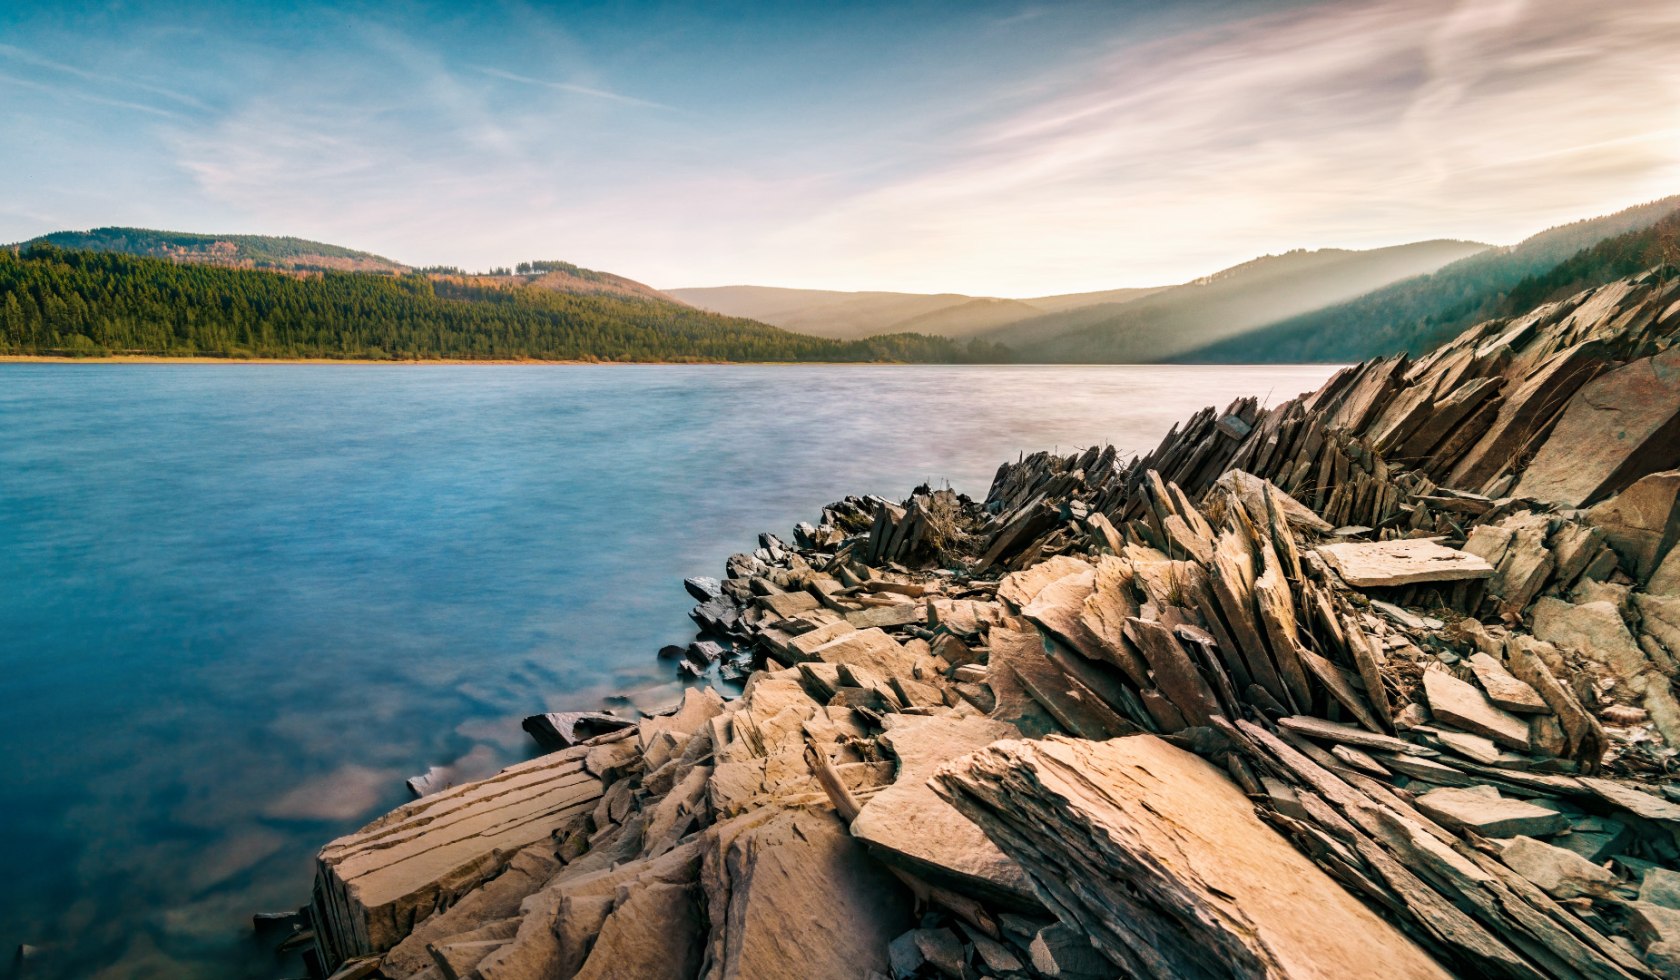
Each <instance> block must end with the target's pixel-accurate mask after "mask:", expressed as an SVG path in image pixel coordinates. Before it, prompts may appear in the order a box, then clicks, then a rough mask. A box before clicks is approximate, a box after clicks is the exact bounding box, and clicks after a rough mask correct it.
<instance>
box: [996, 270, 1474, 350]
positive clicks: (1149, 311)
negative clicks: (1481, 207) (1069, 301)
mask: <svg viewBox="0 0 1680 980" xmlns="http://www.w3.org/2000/svg"><path fill="white" fill-rule="evenodd" d="M1487 248H1488V246H1486V245H1483V244H1480V243H1477V242H1460V241H1445V240H1437V241H1427V242H1414V243H1411V244H1407V245H1396V246H1392V247H1389V248H1379V249H1371V250H1368V251H1352V250H1345V249H1320V250H1317V251H1305V250H1297V251H1293V252H1286V253H1284V254H1283V255H1268V256H1264V257H1261V258H1258V259H1255V260H1253V261H1251V262H1245V263H1243V264H1242V265H1238V266H1233V267H1231V268H1229V269H1225V270H1223V271H1221V272H1217V273H1215V274H1213V275H1211V276H1207V277H1205V278H1202V279H1198V280H1195V281H1193V282H1189V283H1185V284H1184V285H1182V286H1174V287H1172V288H1171V289H1165V290H1162V291H1160V292H1157V293H1154V294H1152V295H1149V296H1146V297H1143V298H1141V299H1135V300H1132V301H1130V302H1125V303H1118V304H1115V303H1110V304H1102V305H1098V306H1087V307H1083V308H1075V309H1071V310H1068V311H1065V312H1062V313H1056V314H1051V315H1048V316H1044V317H1037V318H1034V319H1030V320H1023V321H1021V322H1020V323H1016V324H1011V325H1009V326H1007V327H1004V328H1002V329H999V330H995V331H991V332H989V333H986V334H982V335H981V336H983V337H985V338H986V339H988V340H993V341H996V342H998V343H1002V344H1006V345H1008V346H1010V347H1013V348H1015V349H1017V350H1031V351H1032V354H1033V357H1034V359H1035V360H1046V361H1068V362H1094V363H1144V362H1151V361H1161V360H1166V359H1169V358H1171V357H1174V356H1176V355H1181V354H1184V353H1186V352H1188V351H1192V350H1196V349H1198V348H1201V347H1205V346H1207V345H1208V344H1210V343H1214V342H1217V341H1221V340H1225V339H1227V338H1230V337H1233V336H1237V335H1239V334H1242V333H1244V332H1246V331H1249V330H1252V329H1254V328H1256V327H1260V326H1263V325H1265V324H1267V323H1272V322H1275V321H1277V320H1279V319H1282V318H1284V317H1288V316H1294V315H1297V314H1300V313H1304V312H1307V311H1309V310H1314V309H1318V308H1320V307H1324V306H1328V305H1330V304H1333V303H1338V302H1342V301H1345V300H1348V299H1352V298H1354V297H1356V296H1359V295H1361V294H1364V293H1367V292H1370V291H1371V290H1373V289H1377V288H1380V287H1382V286H1385V285H1388V284H1389V283H1392V282H1395V281H1397V280H1401V279H1406V278H1410V277H1412V276H1416V275H1418V274H1419V273H1423V272H1430V271H1433V270H1435V269H1438V268H1440V267H1442V266H1444V265H1446V264H1448V263H1450V262H1452V261H1454V260H1456V259H1461V258H1463V257H1465V256H1467V255H1472V254H1475V253H1476V252H1480V251H1484V250H1486V249H1487Z"/></svg>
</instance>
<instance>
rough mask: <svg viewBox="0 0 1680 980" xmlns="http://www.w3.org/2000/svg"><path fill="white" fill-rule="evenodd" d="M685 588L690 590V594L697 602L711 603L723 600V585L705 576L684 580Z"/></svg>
mask: <svg viewBox="0 0 1680 980" xmlns="http://www.w3.org/2000/svg"><path fill="white" fill-rule="evenodd" d="M683 588H685V589H687V590H688V594H689V595H691V596H693V597H694V599H695V601H696V602H710V601H712V600H713V599H721V598H723V584H722V583H720V582H719V581H718V580H717V579H715V578H709V577H707V576H705V575H696V576H694V577H693V578H685V579H683Z"/></svg>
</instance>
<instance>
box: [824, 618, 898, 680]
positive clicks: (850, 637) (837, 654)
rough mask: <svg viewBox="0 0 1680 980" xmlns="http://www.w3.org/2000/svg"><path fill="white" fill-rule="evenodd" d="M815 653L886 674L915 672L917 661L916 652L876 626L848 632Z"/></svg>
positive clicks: (847, 664) (832, 659) (842, 662)
mask: <svg viewBox="0 0 1680 980" xmlns="http://www.w3.org/2000/svg"><path fill="white" fill-rule="evenodd" d="M811 656H812V658H813V659H816V660H821V661H823V662H824V663H831V664H843V665H846V666H849V667H862V668H864V669H865V670H868V671H870V672H872V673H874V674H878V675H881V676H883V677H891V676H893V675H894V674H913V672H914V669H915V665H916V658H915V655H914V654H912V653H911V652H910V651H909V650H907V649H905V648H904V645H903V644H901V643H899V642H898V641H897V640H895V639H893V638H892V637H890V636H888V635H887V634H886V633H884V632H882V631H881V630H880V629H876V628H870V629H859V630H853V631H852V632H849V633H844V634H842V635H841V636H839V637H838V638H836V639H833V640H830V641H829V642H827V643H824V644H822V645H821V646H818V647H816V648H814V649H813V650H812V651H811Z"/></svg>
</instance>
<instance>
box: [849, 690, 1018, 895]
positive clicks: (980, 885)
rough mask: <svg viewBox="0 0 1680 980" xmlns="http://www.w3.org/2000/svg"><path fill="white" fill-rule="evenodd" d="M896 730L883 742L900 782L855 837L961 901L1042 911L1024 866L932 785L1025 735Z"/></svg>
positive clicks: (938, 723)
mask: <svg viewBox="0 0 1680 980" xmlns="http://www.w3.org/2000/svg"><path fill="white" fill-rule="evenodd" d="M893 722H894V723H893V725H892V727H891V729H889V730H888V731H887V733H886V734H885V735H883V736H882V741H884V742H885V743H886V744H887V747H888V748H890V749H891V750H892V753H893V754H894V755H895V756H897V757H898V776H897V779H896V780H895V781H894V782H893V784H892V785H891V786H889V787H887V788H886V789H884V790H881V791H880V792H879V793H876V794H875V795H874V796H873V797H871V798H870V800H869V802H868V803H866V804H864V806H863V810H862V811H861V812H859V813H858V815H857V819H856V820H853V821H852V836H854V837H856V838H858V839H859V840H862V841H864V842H865V843H867V844H869V845H870V847H872V848H876V849H878V850H880V851H882V852H884V855H883V856H884V857H886V858H887V859H888V860H889V861H891V862H892V863H895V864H899V865H900V866H901V867H904V868H905V869H906V870H908V871H910V872H912V873H913V874H916V875H919V876H922V877H924V878H926V879H927V880H929V881H931V882H933V883H935V884H938V885H942V886H945V887H948V888H953V889H955V890H957V891H958V892H959V893H960V894H964V895H979V896H983V897H986V898H988V899H991V900H994V901H996V900H1003V901H1005V902H1007V903H1008V904H1010V905H1014V906H1020V907H1025V908H1036V907H1037V906H1038V901H1037V899H1035V898H1034V897H1033V892H1032V885H1031V883H1029V882H1028V881H1027V876H1026V874H1025V873H1024V872H1023V871H1022V870H1021V867H1020V865H1018V864H1016V863H1015V862H1014V861H1012V860H1010V859H1009V858H1008V857H1005V856H1004V854H1003V852H1002V851H1000V850H998V847H997V845H996V844H993V843H992V842H991V841H990V840H987V839H986V835H985V834H984V833H983V832H981V830H980V828H979V827H976V826H975V825H974V824H972V823H970V822H969V820H968V818H967V817H964V816H963V815H962V814H960V813H958V812H957V811H956V809H955V808H954V807H952V806H951V804H949V803H946V802H945V801H944V800H942V799H940V798H939V797H938V796H937V795H935V793H934V791H933V789H932V788H931V787H930V786H928V783H927V781H928V778H929V777H931V776H932V775H933V771H934V770H935V769H937V768H938V767H939V766H940V764H942V763H944V762H946V761H947V760H950V759H954V758H956V757H957V756H960V755H967V754H968V753H970V752H975V751H978V750H980V749H983V748H985V747H986V746H988V745H990V744H991V743H993V742H996V741H998V740H999V739H1005V738H1019V737H1020V734H1021V733H1020V732H1019V731H1018V730H1017V729H1016V728H1015V726H1014V725H1008V724H1004V723H1003V722H1001V721H993V720H991V719H990V718H982V717H967V718H959V717H957V716H955V715H944V716H936V717H931V718H915V717H905V716H896V717H894V719H893Z"/></svg>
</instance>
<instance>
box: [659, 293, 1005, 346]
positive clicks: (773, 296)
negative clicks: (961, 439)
mask: <svg viewBox="0 0 1680 980" xmlns="http://www.w3.org/2000/svg"><path fill="white" fill-rule="evenodd" d="M665 293H666V295H668V296H671V297H673V298H675V299H677V300H680V301H681V302H684V303H688V304H691V305H693V306H697V307H699V308H700V309H703V310H711V311H712V312H714V313H722V314H724V315H725V316H744V317H750V318H752V319H754V320H759V321H762V322H764V323H770V324H774V325H776V326H778V327H781V328H783V329H785V330H796V331H798V332H800V333H808V334H813V335H815V336H818V337H832V338H836V339H842V340H843V339H849V338H853V337H864V336H868V335H869V334H872V333H882V332H885V331H889V330H891V329H892V328H893V325H894V324H898V323H902V322H904V321H906V320H911V319H915V318H916V317H921V316H927V315H928V314H931V313H937V312H939V311H941V310H949V309H952V308H954V307H957V306H961V305H963V304H964V303H967V302H969V301H971V300H973V299H974V297H972V296H961V295H958V294H956V293H938V294H922V293H892V292H862V293H847V292H839V291H835V290H827V289H784V288H782V287H779V286H704V287H698V288H692V289H667V290H665Z"/></svg>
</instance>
